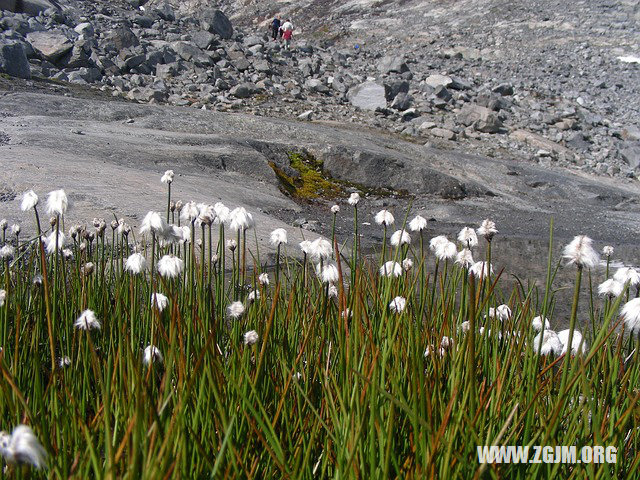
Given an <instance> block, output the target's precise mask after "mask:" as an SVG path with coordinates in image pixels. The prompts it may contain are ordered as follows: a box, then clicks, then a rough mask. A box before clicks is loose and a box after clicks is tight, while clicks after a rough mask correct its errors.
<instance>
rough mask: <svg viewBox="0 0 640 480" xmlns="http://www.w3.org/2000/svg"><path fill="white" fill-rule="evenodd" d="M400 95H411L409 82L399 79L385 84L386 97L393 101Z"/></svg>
mask: <svg viewBox="0 0 640 480" xmlns="http://www.w3.org/2000/svg"><path fill="white" fill-rule="evenodd" d="M399 93H409V82H408V81H406V80H402V79H399V78H395V79H391V80H388V81H386V82H384V96H385V98H386V99H387V100H388V101H392V100H393V99H394V98H396V96H397V95H398V94H399Z"/></svg>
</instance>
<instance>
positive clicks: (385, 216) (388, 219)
mask: <svg viewBox="0 0 640 480" xmlns="http://www.w3.org/2000/svg"><path fill="white" fill-rule="evenodd" d="M374 220H375V221H376V223H377V224H378V225H384V226H385V227H388V226H389V225H393V222H395V218H393V214H392V213H391V212H390V211H389V210H380V211H379V212H378V213H376V216H375V217H374Z"/></svg>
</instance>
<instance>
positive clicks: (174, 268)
mask: <svg viewBox="0 0 640 480" xmlns="http://www.w3.org/2000/svg"><path fill="white" fill-rule="evenodd" d="M183 269H184V262H183V261H182V259H181V258H179V257H176V256H175V255H165V256H163V257H162V258H161V259H160V260H158V273H159V274H160V275H162V276H163V277H165V278H176V277H178V276H180V274H181V273H182V270H183Z"/></svg>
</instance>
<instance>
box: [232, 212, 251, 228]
mask: <svg viewBox="0 0 640 480" xmlns="http://www.w3.org/2000/svg"><path fill="white" fill-rule="evenodd" d="M229 219H230V222H231V223H230V224H229V227H231V230H233V231H238V230H248V229H250V228H252V227H253V226H254V222H253V215H251V214H250V213H249V212H247V210H246V209H245V208H244V207H237V208H234V209H233V210H231V212H230V213H229Z"/></svg>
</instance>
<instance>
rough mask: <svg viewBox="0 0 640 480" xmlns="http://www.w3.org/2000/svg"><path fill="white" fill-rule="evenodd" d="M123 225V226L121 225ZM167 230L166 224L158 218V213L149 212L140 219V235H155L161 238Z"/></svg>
mask: <svg viewBox="0 0 640 480" xmlns="http://www.w3.org/2000/svg"><path fill="white" fill-rule="evenodd" d="M123 225H124V224H123ZM167 229H168V225H167V222H166V221H165V220H164V219H163V218H162V217H161V216H160V214H159V213H158V212H154V211H150V212H148V213H147V214H146V215H145V217H144V218H143V219H142V223H141V224H140V235H150V234H155V235H156V236H159V237H161V236H163V235H164V234H165V232H166V231H167Z"/></svg>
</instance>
